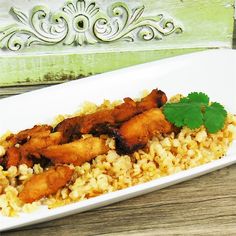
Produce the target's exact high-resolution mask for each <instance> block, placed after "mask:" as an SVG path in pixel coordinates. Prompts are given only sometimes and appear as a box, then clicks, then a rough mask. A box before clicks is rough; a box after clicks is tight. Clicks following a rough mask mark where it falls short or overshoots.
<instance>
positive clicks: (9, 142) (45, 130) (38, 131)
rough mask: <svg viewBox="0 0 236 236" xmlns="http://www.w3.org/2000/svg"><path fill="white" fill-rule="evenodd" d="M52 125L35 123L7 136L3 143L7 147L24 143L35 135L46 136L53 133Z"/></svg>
mask: <svg viewBox="0 0 236 236" xmlns="http://www.w3.org/2000/svg"><path fill="white" fill-rule="evenodd" d="M51 131H52V126H49V125H35V126H34V127H33V128H31V129H26V130H22V131H20V132H19V133H17V134H12V135H10V136H9V137H7V138H6V140H5V141H4V142H2V143H1V145H2V146H3V147H4V148H5V149H7V148H10V147H13V146H15V145H16V144H23V143H25V142H27V141H28V140H29V139H30V138H33V137H37V138H39V137H44V136H47V135H49V134H50V133H51Z"/></svg>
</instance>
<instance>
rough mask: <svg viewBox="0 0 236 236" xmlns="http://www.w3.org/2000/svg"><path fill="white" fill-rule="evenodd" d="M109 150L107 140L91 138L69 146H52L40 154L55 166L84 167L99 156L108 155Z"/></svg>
mask: <svg viewBox="0 0 236 236" xmlns="http://www.w3.org/2000/svg"><path fill="white" fill-rule="evenodd" d="M108 150H109V147H108V146H107V145H106V140H105V139H102V138H98V137H89V138H85V139H80V140H77V141H74V142H71V143H67V144H62V145H54V146H50V147H48V148H45V149H43V150H41V151H40V154H41V155H42V156H44V157H46V158H48V159H50V160H51V161H52V162H53V163H55V164H56V163H63V164H74V165H82V164H83V163H85V162H86V161H90V160H91V159H93V158H95V157H96V156H98V155H102V154H106V153H107V152H108Z"/></svg>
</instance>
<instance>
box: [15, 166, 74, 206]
mask: <svg viewBox="0 0 236 236" xmlns="http://www.w3.org/2000/svg"><path fill="white" fill-rule="evenodd" d="M73 173H74V170H72V169H71V168H69V167H68V166H55V167H51V168H49V169H48V170H46V171H45V172H43V173H41V174H38V175H33V176H32V177H31V178H30V179H29V180H28V181H27V182H25V184H24V187H23V190H22V191H21V192H20V194H19V198H20V200H21V201H23V202H24V203H32V202H34V201H37V200H39V199H41V198H43V197H47V196H49V195H50V194H55V193H56V192H57V191H58V190H59V189H60V188H62V187H64V186H66V184H67V183H68V182H69V181H70V179H71V177H72V175H73Z"/></svg>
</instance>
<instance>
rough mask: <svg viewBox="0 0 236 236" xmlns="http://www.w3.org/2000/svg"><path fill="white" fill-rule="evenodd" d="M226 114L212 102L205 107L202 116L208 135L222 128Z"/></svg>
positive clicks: (219, 106)
mask: <svg viewBox="0 0 236 236" xmlns="http://www.w3.org/2000/svg"><path fill="white" fill-rule="evenodd" d="M226 116H227V112H226V110H225V109H224V107H223V106H222V105H221V104H219V103H217V102H214V103H212V104H211V105H210V106H207V107H206V110H205V114H204V125H205V127H206V128H207V130H208V132H209V133H216V132H217V131H219V130H220V129H222V128H223V126H224V123H225V118H226Z"/></svg>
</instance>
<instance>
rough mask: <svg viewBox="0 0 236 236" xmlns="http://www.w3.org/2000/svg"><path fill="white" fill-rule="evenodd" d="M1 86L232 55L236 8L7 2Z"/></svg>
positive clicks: (156, 2)
mask: <svg viewBox="0 0 236 236" xmlns="http://www.w3.org/2000/svg"><path fill="white" fill-rule="evenodd" d="M1 2H3V3H2V4H1V5H0V25H1V27H0V48H1V49H0V69H1V73H0V85H1V86H10V85H15V84H40V83H54V82H58V81H64V80H70V79H75V78H77V77H83V76H87V75H90V74H97V73H102V72H105V71H110V70H114V69H118V68H122V67H126V66H130V65H135V64H139V63H143V62H149V61H153V60H157V59H161V58H165V57H170V56H174V55H180V54H184V53H189V52H194V51H199V50H206V49H211V48H220V47H224V48H225V47H227V48H230V47H232V38H233V23H234V21H233V15H234V7H233V4H234V0H165V1H162V0H138V1H137V0H136V1H134V0H123V1H117V0H103V1H102V0H95V1H89V0H69V1H67V0H50V1H49V0H38V1H31V0H21V1H17V0H11V1H8V0H1Z"/></svg>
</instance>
